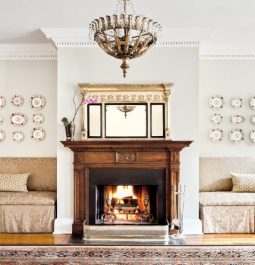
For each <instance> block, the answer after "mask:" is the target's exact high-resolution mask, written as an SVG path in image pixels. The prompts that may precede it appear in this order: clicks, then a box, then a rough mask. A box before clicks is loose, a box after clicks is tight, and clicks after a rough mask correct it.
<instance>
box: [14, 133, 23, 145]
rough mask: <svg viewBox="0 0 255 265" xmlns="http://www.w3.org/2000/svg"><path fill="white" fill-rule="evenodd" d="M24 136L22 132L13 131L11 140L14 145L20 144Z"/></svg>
mask: <svg viewBox="0 0 255 265" xmlns="http://www.w3.org/2000/svg"><path fill="white" fill-rule="evenodd" d="M24 138H25V135H24V133H23V132H22V131H15V132H13V133H12V139H13V141H14V142H15V143H20V142H22V141H23V140H24Z"/></svg>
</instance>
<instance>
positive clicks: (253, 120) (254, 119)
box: [251, 114, 255, 125]
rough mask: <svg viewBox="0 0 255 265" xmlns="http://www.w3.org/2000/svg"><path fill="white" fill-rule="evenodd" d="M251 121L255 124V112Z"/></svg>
mask: <svg viewBox="0 0 255 265" xmlns="http://www.w3.org/2000/svg"><path fill="white" fill-rule="evenodd" d="M251 123H252V124H253V125H255V114H254V115H252V116H251Z"/></svg>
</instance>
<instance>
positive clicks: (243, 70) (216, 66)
mask: <svg viewBox="0 0 255 265" xmlns="http://www.w3.org/2000/svg"><path fill="white" fill-rule="evenodd" d="M254 73H255V60H202V61H201V62H200V156H211V157H228V156H229V157H231V156H232V157H249V156H253V157H254V156H255V144H254V143H252V142H251V141H250V140H249V132H250V131H251V130H252V129H255V126H254V125H252V124H251V116H252V115H253V114H255V111H254V110H252V109H251V108H250V107H249V99H250V98H251V97H252V96H255V74H254ZM214 95H221V96H223V97H224V99H225V106H224V108H223V109H222V110H220V111H215V110H212V109H210V108H209V104H208V102H209V98H210V97H211V96H214ZM233 97H241V98H243V99H244V106H243V107H242V108H241V109H233V108H232V107H231V105H230V101H231V99H232V98H233ZM214 113H221V114H222V115H223V117H224V120H223V122H222V124H220V125H218V126H213V124H212V123H211V121H210V117H211V116H212V115H213V114H214ZM233 114H239V115H243V116H245V118H246V121H245V123H243V124H240V125H232V124H231V122H230V117H231V115H233ZM214 127H218V128H221V129H222V130H223V132H224V138H223V141H222V142H219V143H212V142H210V141H209V138H208V132H209V130H210V129H211V128H214ZM234 128H241V129H243V130H244V132H245V134H246V137H245V141H244V142H242V143H239V144H233V143H231V142H230V141H229V135H228V134H229V131H231V130H232V129H234Z"/></svg>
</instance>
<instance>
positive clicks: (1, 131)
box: [0, 130, 5, 142]
mask: <svg viewBox="0 0 255 265" xmlns="http://www.w3.org/2000/svg"><path fill="white" fill-rule="evenodd" d="M4 139H5V132H4V131H3V130H0V142H2V141H3V140H4Z"/></svg>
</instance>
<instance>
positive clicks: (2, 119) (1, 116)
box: [0, 114, 4, 125]
mask: <svg viewBox="0 0 255 265" xmlns="http://www.w3.org/2000/svg"><path fill="white" fill-rule="evenodd" d="M3 123H4V116H3V115H1V114H0V125H1V124H3Z"/></svg>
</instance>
